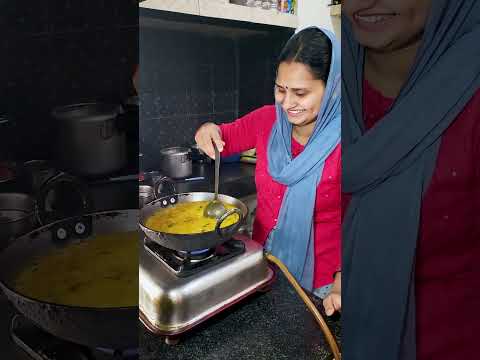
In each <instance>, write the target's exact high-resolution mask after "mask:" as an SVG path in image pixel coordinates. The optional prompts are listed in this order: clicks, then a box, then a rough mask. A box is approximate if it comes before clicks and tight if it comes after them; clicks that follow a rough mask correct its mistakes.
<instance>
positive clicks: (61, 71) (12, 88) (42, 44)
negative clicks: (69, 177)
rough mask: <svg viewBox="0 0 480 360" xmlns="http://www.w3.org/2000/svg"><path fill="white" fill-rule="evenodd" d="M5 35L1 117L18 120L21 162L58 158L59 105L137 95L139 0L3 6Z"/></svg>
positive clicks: (0, 45) (0, 25)
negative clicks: (55, 119)
mask: <svg viewBox="0 0 480 360" xmlns="http://www.w3.org/2000/svg"><path fill="white" fill-rule="evenodd" d="M0 30H1V33H2V40H1V41H0V54H1V57H0V112H7V113H8V114H10V116H11V117H13V118H14V119H15V120H16V121H17V122H18V127H17V129H16V132H17V134H16V135H17V137H16V140H17V144H16V145H17V146H18V151H17V157H18V158H23V159H29V158H32V157H33V158H51V156H52V153H51V147H50V144H51V143H52V142H53V141H54V138H53V133H54V131H53V130H54V129H53V128H52V122H51V120H50V117H49V112H50V110H51V109H52V108H53V107H54V106H56V105H60V104H68V103H78V102H84V101H90V100H105V101H121V100H124V99H125V98H126V97H127V96H129V95H131V94H132V92H133V88H132V86H131V80H130V79H131V75H132V71H133V68H134V64H136V63H138V1H137V0H96V1H76V0H47V1H38V0H37V1H33V0H27V1H23V2H22V3H21V4H20V3H19V2H15V1H2V4H1V6H0ZM27 144H28V145H27Z"/></svg>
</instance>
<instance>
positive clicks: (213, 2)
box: [140, 0, 298, 28]
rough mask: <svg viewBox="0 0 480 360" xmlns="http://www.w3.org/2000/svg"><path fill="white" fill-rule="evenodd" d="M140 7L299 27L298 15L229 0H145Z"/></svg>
mask: <svg viewBox="0 0 480 360" xmlns="http://www.w3.org/2000/svg"><path fill="white" fill-rule="evenodd" d="M140 7H142V8H146V9H153V10H164V11H171V12H177V13H183V14H191V15H200V16H204V17H210V18H218V19H227V20H236V21H246V22H251V23H257V24H266V25H275V26H283V27H289V28H296V27H297V26H298V17H297V15H293V14H284V13H280V12H278V11H275V10H263V9H260V8H255V7H247V6H242V5H236V4H231V3H230V1H229V0H145V1H143V2H141V3H140Z"/></svg>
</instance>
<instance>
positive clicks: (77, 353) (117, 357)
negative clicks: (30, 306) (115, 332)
mask: <svg viewBox="0 0 480 360" xmlns="http://www.w3.org/2000/svg"><path fill="white" fill-rule="evenodd" d="M10 335H11V337H12V339H13V341H14V342H15V345H16V346H17V347H19V349H21V350H22V351H24V352H25V353H26V354H27V356H28V357H30V358H31V359H35V360H138V358H139V356H138V349H130V350H123V351H118V350H113V349H103V348H96V349H90V348H88V347H85V346H82V345H78V344H74V343H72V342H69V341H66V340H62V339H59V338H57V337H55V336H53V335H51V334H49V333H47V332H45V331H43V330H42V329H40V328H39V327H37V326H36V325H35V324H33V323H32V322H31V321H30V320H28V319H27V318H25V317H24V316H22V315H15V316H14V317H13V318H12V322H11V328H10Z"/></svg>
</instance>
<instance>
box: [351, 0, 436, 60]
mask: <svg viewBox="0 0 480 360" xmlns="http://www.w3.org/2000/svg"><path fill="white" fill-rule="evenodd" d="M431 2H432V0H401V1H399V0H344V1H343V2H342V8H343V11H344V13H345V14H346V16H347V18H348V19H349V20H350V21H351V23H352V27H353V32H354V36H355V38H356V40H357V41H358V42H359V43H360V44H361V45H363V46H364V47H366V48H368V49H370V50H373V51H378V52H391V51H394V50H399V49H403V48H406V47H409V46H410V45H413V44H415V43H417V42H418V41H419V40H420V39H421V37H422V34H423V30H424V28H425V24H426V22H427V17H428V13H429V10H430V4H431Z"/></svg>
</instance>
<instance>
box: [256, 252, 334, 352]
mask: <svg viewBox="0 0 480 360" xmlns="http://www.w3.org/2000/svg"><path fill="white" fill-rule="evenodd" d="M265 256H266V258H267V260H268V261H270V262H272V263H274V264H275V265H276V266H277V267H278V268H279V269H280V270H281V271H282V272H283V274H284V275H285V277H286V278H287V280H288V281H289V282H290V284H291V285H292V286H293V287H294V289H295V290H296V291H297V293H298V295H300V298H301V299H302V300H303V302H304V303H305V305H307V308H308V310H310V312H311V313H312V314H313V316H314V318H315V320H316V321H317V323H318V324H319V325H320V329H321V330H322V332H323V334H324V336H325V338H326V340H327V343H328V345H329V347H330V350H331V351H332V354H333V356H334V359H335V360H341V358H342V357H341V353H340V349H339V347H338V344H337V341H336V340H335V337H334V336H333V334H332V332H331V331H330V329H329V327H328V325H327V323H326V321H325V319H324V318H323V316H322V314H320V312H319V311H318V309H317V308H316V306H315V304H314V303H313V302H312V300H310V298H309V297H308V295H307V294H306V293H305V291H304V290H303V289H302V287H301V286H300V285H299V283H298V282H297V280H295V278H294V277H293V275H292V274H291V273H290V272H289V271H288V269H287V267H286V266H285V265H284V264H283V263H282V262H281V261H280V260H279V259H278V258H276V257H275V256H273V255H272V254H269V253H265Z"/></svg>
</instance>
